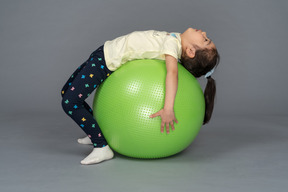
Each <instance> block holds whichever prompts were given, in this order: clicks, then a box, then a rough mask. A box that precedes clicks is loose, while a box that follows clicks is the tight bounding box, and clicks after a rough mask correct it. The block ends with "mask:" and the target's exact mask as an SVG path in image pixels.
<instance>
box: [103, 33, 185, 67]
mask: <svg viewBox="0 0 288 192" xmlns="http://www.w3.org/2000/svg"><path fill="white" fill-rule="evenodd" d="M181 52H182V49H181V38H180V33H168V32H165V31H155V30H149V31H135V32H132V33H130V34H128V35H124V36H121V37H118V38H116V39H114V40H112V41H106V42H105V44H104V56H105V61H106V65H107V67H108V69H109V70H110V71H115V70H116V69H117V68H118V67H120V66H121V65H122V64H124V63H126V62H127V61H130V60H134V59H160V60H165V54H168V55H171V56H173V57H175V58H176V59H177V60H178V59H180V58H181Z"/></svg>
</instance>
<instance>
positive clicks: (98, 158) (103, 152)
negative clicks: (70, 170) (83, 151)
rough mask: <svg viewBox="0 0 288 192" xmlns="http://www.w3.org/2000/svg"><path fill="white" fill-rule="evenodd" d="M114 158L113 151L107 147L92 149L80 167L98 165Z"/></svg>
mask: <svg viewBox="0 0 288 192" xmlns="http://www.w3.org/2000/svg"><path fill="white" fill-rule="evenodd" d="M113 157H114V153H113V151H112V150H111V149H110V147H109V146H108V145H106V146H105V147H102V148H94V149H93V151H92V152H91V153H90V154H89V155H88V156H87V157H86V158H85V159H83V160H82V161H81V164H82V165H90V164H95V163H100V162H102V161H105V160H109V159H112V158H113Z"/></svg>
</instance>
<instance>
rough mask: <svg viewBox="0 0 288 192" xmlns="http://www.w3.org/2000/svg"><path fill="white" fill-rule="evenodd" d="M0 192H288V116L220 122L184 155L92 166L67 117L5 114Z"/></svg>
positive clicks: (0, 150)
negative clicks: (85, 160)
mask: <svg viewBox="0 0 288 192" xmlns="http://www.w3.org/2000/svg"><path fill="white" fill-rule="evenodd" d="M0 118H1V124H0V127H1V136H0V153H1V156H0V160H1V163H0V191H1V192H10V191H13V192H14V191H15V192H16V191H27V192H33V191H35V192H36V191H37V192H42V191H47V192H48V191H49V192H51V191H56V192H57V191H59V192H66V191H69V192H71V191H79V192H85V191H98V192H99V191H100V192H102V191H104V192H105V191H117V192H121V191H125V192H127V191H133V192H135V191H151V192H154V191H157V192H162V191H163V192H164V191H165V192H169V191H197V192H202V191H203V192H204V191H205V192H206V191H207V192H208V191H213V192H218V191H219V192H225V191H227V192H228V191H229V192H238V191H239V192H243V191H246V192H258V191H259V192H260V191H261V192H266V191H267V192H268V191H269V192H272V191H273V192H278V191H279V192H280V191H281V192H287V191H288V166H287V162H288V161H287V160H288V154H287V149H288V140H287V138H288V118H287V116H231V117H217V116H215V117H214V119H213V120H212V122H211V124H209V125H208V126H204V127H203V128H202V129H201V131H200V133H199V135H198V136H197V138H196V140H195V141H194V142H193V143H192V144H191V146H190V147H188V148H187V149H186V150H185V151H183V152H182V153H180V154H178V155H175V156H173V157H169V158H165V159H159V160H139V159H132V158H126V157H124V156H121V155H119V154H116V155H115V158H114V159H113V160H110V161H107V162H104V163H101V164H98V165H90V166H84V165H81V164H80V161H81V160H82V159H83V158H84V157H85V156H86V155H88V154H89V153H90V151H91V150H92V146H84V145H80V144H78V143H77V142H76V139H77V138H78V137H81V136H84V134H83V133H82V131H81V130H79V129H78V127H76V125H75V124H74V122H72V121H70V120H68V117H66V116H65V114H63V113H59V114H58V113H49V112H28V113H27V112H26V113H20V112H18V113H13V114H2V115H1V117H0Z"/></svg>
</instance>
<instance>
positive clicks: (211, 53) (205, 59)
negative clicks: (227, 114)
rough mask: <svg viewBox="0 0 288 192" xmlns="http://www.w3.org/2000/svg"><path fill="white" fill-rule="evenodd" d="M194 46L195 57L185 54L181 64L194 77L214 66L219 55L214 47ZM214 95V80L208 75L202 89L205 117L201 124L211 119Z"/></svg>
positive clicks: (216, 64) (218, 60) (203, 73)
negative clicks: (203, 89) (202, 47)
mask: <svg viewBox="0 0 288 192" xmlns="http://www.w3.org/2000/svg"><path fill="white" fill-rule="evenodd" d="M195 47H196V52H195V57H194V58H190V57H188V56H187V55H185V53H184V55H183V56H182V58H181V64H182V65H183V66H184V67H185V68H186V69H187V70H188V71H189V72H190V73H191V74H192V75H193V76H194V77H196V78H199V77H201V76H202V75H206V73H207V72H209V71H211V70H212V69H214V68H216V67H217V66H218V64H219V62H220V55H219V53H218V51H217V49H216V48H211V49H208V48H205V49H199V47H197V46H195ZM215 95H216V82H215V80H214V79H213V78H212V77H211V76H209V77H207V84H206V87H205V91H204V97H205V117H204V121H203V125H204V124H206V123H208V122H209V121H210V119H211V116H212V113H213V109H214V99H215Z"/></svg>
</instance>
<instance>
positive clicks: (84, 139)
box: [77, 136, 92, 145]
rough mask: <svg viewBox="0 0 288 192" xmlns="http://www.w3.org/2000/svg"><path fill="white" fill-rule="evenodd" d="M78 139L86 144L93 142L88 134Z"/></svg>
mask: <svg viewBox="0 0 288 192" xmlns="http://www.w3.org/2000/svg"><path fill="white" fill-rule="evenodd" d="M77 141H78V143H80V144H84V145H89V144H92V142H91V139H90V138H89V137H88V136H87V137H83V138H79V139H78V140H77Z"/></svg>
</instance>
